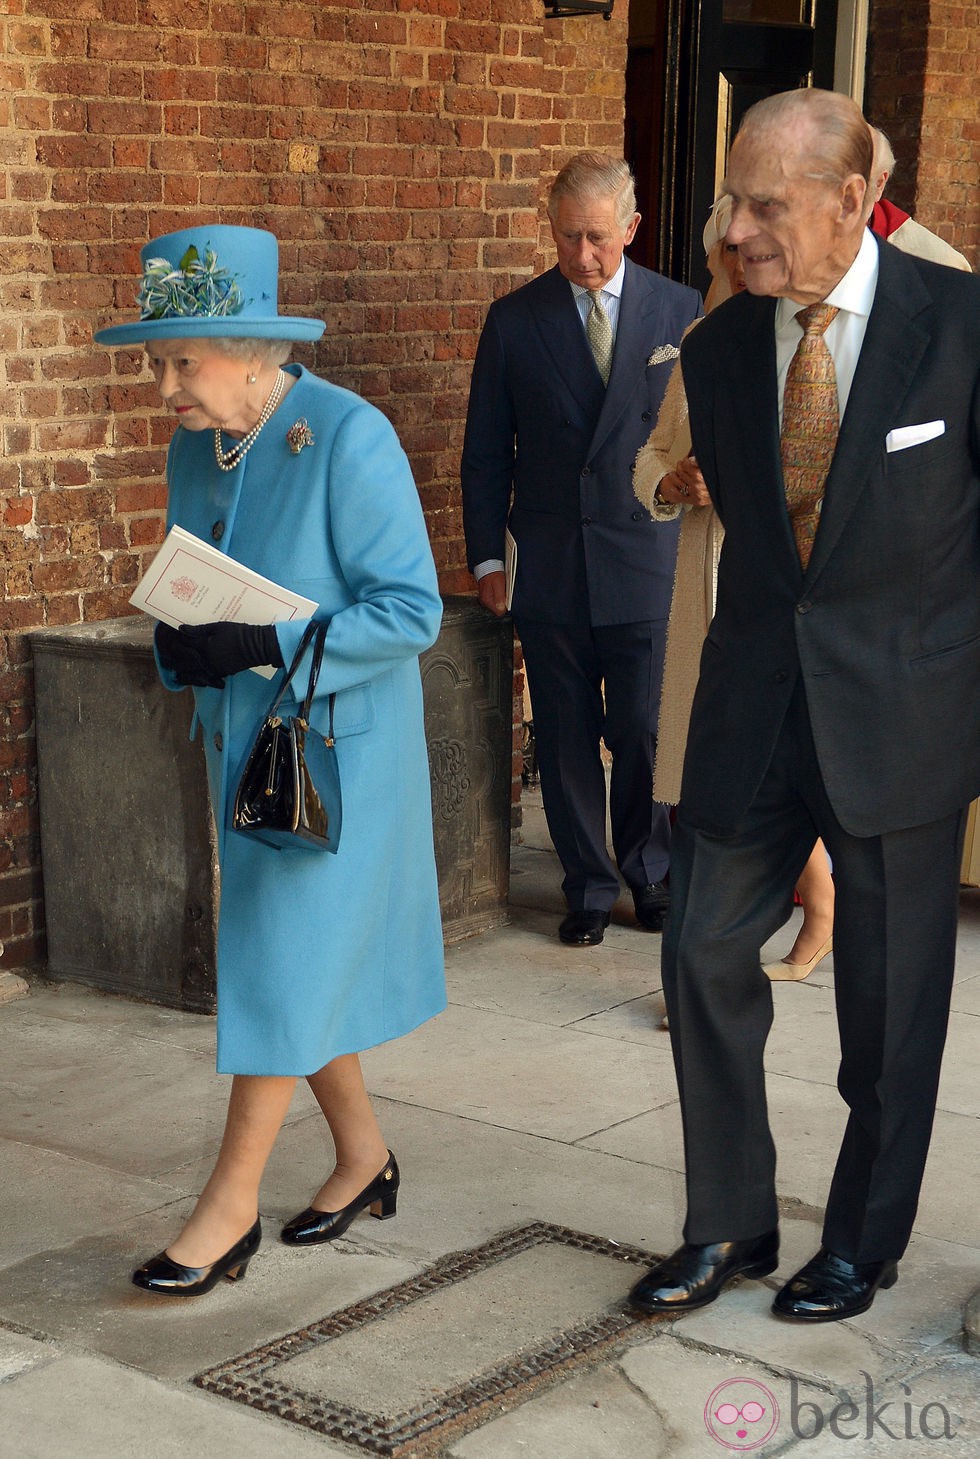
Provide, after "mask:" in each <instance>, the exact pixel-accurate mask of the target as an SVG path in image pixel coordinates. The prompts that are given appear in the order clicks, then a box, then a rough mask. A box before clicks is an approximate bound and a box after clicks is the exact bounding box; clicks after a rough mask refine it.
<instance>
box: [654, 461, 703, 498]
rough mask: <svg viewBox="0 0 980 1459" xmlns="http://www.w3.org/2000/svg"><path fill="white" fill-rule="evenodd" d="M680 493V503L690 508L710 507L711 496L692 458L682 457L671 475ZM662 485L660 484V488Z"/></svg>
mask: <svg viewBox="0 0 980 1459" xmlns="http://www.w3.org/2000/svg"><path fill="white" fill-rule="evenodd" d="M671 475H672V477H673V478H674V479H675V481H676V483H677V490H678V491H679V492H680V501H681V502H682V504H683V505H685V506H690V507H710V506H711V496H710V495H709V492H708V488H707V487H706V486H705V484H704V477H703V476H702V475H701V468H700V467H699V466H698V463H697V461H696V460H695V459H694V457H693V456H684V457H682V458H681V460H680V461H678V462H677V464H676V465H675V467H674V470H673V472H672V473H671ZM662 485H663V483H661V486H662Z"/></svg>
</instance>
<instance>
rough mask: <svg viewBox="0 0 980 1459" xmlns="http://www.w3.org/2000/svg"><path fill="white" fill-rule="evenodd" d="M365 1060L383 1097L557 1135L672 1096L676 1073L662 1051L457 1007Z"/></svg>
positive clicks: (570, 1134)
mask: <svg viewBox="0 0 980 1459" xmlns="http://www.w3.org/2000/svg"><path fill="white" fill-rule="evenodd" d="M363 1062H364V1069H365V1077H366V1078H367V1080H368V1084H369V1087H370V1088H371V1089H372V1091H374V1092H376V1093H378V1094H380V1095H383V1096H385V1097H386V1098H388V1099H399V1100H405V1101H407V1102H410V1103H415V1104H421V1105H425V1106H427V1107H428V1108H430V1109H441V1110H444V1111H445V1112H447V1113H451V1114H459V1115H463V1116H465V1117H467V1118H470V1119H477V1120H481V1121H485V1122H489V1123H492V1124H498V1125H506V1126H507V1127H508V1128H510V1129H518V1130H524V1131H525V1132H527V1133H529V1134H539V1135H546V1136H548V1137H550V1138H551V1139H555V1140H579V1139H582V1138H584V1137H585V1136H586V1135H589V1134H591V1133H592V1132H594V1131H596V1130H601V1129H605V1128H606V1127H607V1126H609V1125H611V1124H614V1123H616V1122H617V1121H618V1120H621V1119H623V1118H629V1117H630V1116H632V1115H637V1114H640V1113H641V1112H642V1111H643V1110H645V1109H649V1108H651V1107H652V1106H653V1105H655V1104H657V1103H660V1102H662V1099H663V1098H664V1097H669V1095H666V1094H665V1091H667V1090H668V1089H669V1087H670V1083H671V1081H672V1080H673V1077H674V1076H673V1062H672V1060H671V1056H670V1052H669V1050H668V1049H666V1048H665V1049H663V1050H662V1051H658V1050H655V1049H645V1048H640V1047H638V1046H635V1045H630V1044H624V1043H623V1042H621V1041H620V1040H618V1039H601V1038H597V1037H594V1036H591V1035H586V1034H582V1033H578V1032H576V1031H574V1030H567V1029H556V1028H553V1027H551V1026H549V1025H547V1024H541V1023H535V1024H529V1023H527V1022H526V1021H525V1020H523V1019H519V1018H510V1017H506V1016H503V1015H501V1014H496V1013H487V1012H484V1011H482V1010H479V1009H472V1008H460V1007H455V1006H450V1008H449V1009H448V1010H447V1011H446V1013H444V1014H443V1015H442V1016H441V1017H440V1018H438V1019H435V1020H434V1021H433V1022H432V1023H429V1024H426V1025H425V1026H424V1027H422V1028H420V1029H417V1030H416V1031H415V1032H414V1033H411V1034H409V1035H408V1036H407V1037H406V1038H404V1039H400V1040H399V1041H398V1042H397V1043H395V1044H389V1045H386V1046H385V1048H384V1049H381V1050H372V1051H371V1052H370V1053H368V1054H366V1055H365V1056H364V1061H363Z"/></svg>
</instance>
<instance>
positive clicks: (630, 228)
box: [623, 213, 640, 248]
mask: <svg viewBox="0 0 980 1459" xmlns="http://www.w3.org/2000/svg"><path fill="white" fill-rule="evenodd" d="M639 226H640V215H639V213H634V214H633V216H632V218H631V219H630V220H629V224H628V225H627V228H626V234H625V236H624V238H623V247H624V248H628V247H629V245H630V244H631V243H632V242H633V239H634V237H635V236H636V230H637V228H639Z"/></svg>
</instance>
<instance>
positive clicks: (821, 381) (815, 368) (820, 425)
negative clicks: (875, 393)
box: [780, 304, 839, 568]
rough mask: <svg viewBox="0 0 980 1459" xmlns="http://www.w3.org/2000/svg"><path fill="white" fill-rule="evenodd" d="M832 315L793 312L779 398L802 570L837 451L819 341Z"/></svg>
mask: <svg viewBox="0 0 980 1459" xmlns="http://www.w3.org/2000/svg"><path fill="white" fill-rule="evenodd" d="M837 313H838V311H837V309H836V308H835V307H834V306H833V305H832V304H811V305H810V306H809V307H808V308H807V309H801V310H800V311H799V313H798V314H797V316H796V318H797V322H798V323H799V325H800V328H801V329H802V330H803V338H802V339H801V340H800V343H799V345H798V346H797V349H796V354H795V355H794V356H793V358H792V360H790V364H789V370H788V371H787V374H786V387H785V391H784V394H783V431H782V437H781V443H780V446H781V455H782V461H783V483H784V486H785V488H786V505H787V507H788V509H789V515H790V521H791V522H792V524H793V536H794V537H795V538H796V547H797V550H798V552H799V554H800V561H801V562H802V564H803V566H804V568H805V567H806V565H807V563H808V562H809V561H810V553H811V551H812V550H813V539H814V537H815V536H816V533H817V526H818V524H819V522H820V508H821V505H822V503H823V493H824V486H825V484H826V481H827V474H828V472H829V471H830V464H831V462H832V461H833V459H834V451H835V450H836V449H837V433H838V429H839V419H838V405H837V376H836V374H835V372H834V361H833V356H832V355H831V353H830V350H829V349H828V348H827V341H826V340H825V339H824V337H823V336H824V331H825V330H826V329H827V327H828V326H829V325H830V323H831V321H832V320H833V319H835V318H836V317H837Z"/></svg>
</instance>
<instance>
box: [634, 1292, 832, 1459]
mask: <svg viewBox="0 0 980 1459" xmlns="http://www.w3.org/2000/svg"><path fill="white" fill-rule="evenodd" d="M753 1285H756V1284H753ZM745 1290H746V1292H747V1291H748V1288H747V1287H746V1289H745ZM690 1321H691V1318H684V1319H683V1320H682V1321H681V1322H679V1323H677V1324H675V1326H674V1328H673V1330H672V1332H668V1333H665V1334H664V1336H663V1337H662V1338H658V1339H656V1340H655V1341H653V1342H650V1343H647V1344H645V1345H642V1346H640V1345H637V1346H634V1347H631V1348H630V1349H629V1351H628V1352H626V1353H625V1354H624V1355H623V1357H622V1358H621V1359H620V1363H619V1367H620V1369H621V1371H622V1372H623V1374H624V1375H625V1377H626V1378H627V1379H628V1381H629V1382H630V1383H631V1384H632V1385H633V1387H634V1388H635V1389H636V1390H637V1392H639V1393H641V1394H643V1396H644V1397H645V1399H646V1401H647V1403H648V1404H649V1406H650V1410H651V1414H652V1415H653V1416H654V1418H655V1421H656V1424H657V1427H656V1428H654V1427H653V1426H652V1425H651V1439H652V1440H653V1442H651V1446H650V1450H649V1453H650V1455H651V1459H652V1456H657V1459H659V1456H660V1455H661V1454H662V1455H664V1456H669V1459H706V1456H707V1455H710V1454H719V1455H720V1454H724V1452H725V1449H726V1448H727V1447H728V1445H727V1444H726V1442H725V1441H726V1440H730V1441H731V1445H732V1451H734V1452H737V1449H741V1450H746V1449H748V1448H749V1447H750V1446H752V1451H753V1452H757V1453H761V1454H764V1455H766V1454H772V1453H779V1452H781V1451H782V1444H783V1442H784V1440H785V1435H786V1427H787V1426H786V1422H785V1414H786V1410H787V1408H788V1407H789V1404H790V1401H791V1397H792V1389H791V1385H790V1382H789V1381H788V1380H787V1379H784V1378H783V1377H782V1376H781V1375H780V1374H779V1373H774V1372H773V1371H772V1370H770V1369H769V1368H768V1367H767V1366H766V1365H765V1364H764V1363H757V1362H754V1361H752V1360H751V1359H748V1360H747V1359H744V1358H743V1357H741V1356H739V1355H738V1354H734V1353H731V1352H727V1351H725V1350H724V1349H721V1350H719V1351H717V1352H711V1351H706V1350H703V1349H701V1348H699V1347H698V1346H696V1345H692V1344H689V1343H687V1342H685V1341H684V1340H683V1338H682V1337H681V1333H682V1332H683V1330H684V1327H685V1324H686V1323H688V1322H690ZM798 1396H799V1397H801V1398H804V1397H805V1398H808V1399H811V1400H815V1401H818V1402H819V1401H821V1400H823V1399H825V1397H826V1395H825V1394H824V1393H823V1391H822V1390H821V1389H820V1387H819V1386H817V1385H814V1384H810V1383H808V1382H806V1381H805V1380H804V1381H802V1382H799V1383H798ZM749 1402H754V1403H758V1405H759V1407H760V1409H761V1410H762V1413H761V1414H759V1415H758V1416H756V1415H754V1414H753V1415H752V1418H751V1421H749V1422H745V1423H742V1422H735V1423H729V1424H725V1423H723V1422H722V1421H721V1419H719V1417H718V1414H719V1413H720V1412H722V1405H723V1404H724V1403H729V1404H732V1406H733V1407H734V1408H737V1409H741V1408H743V1407H745V1405H747V1404H748V1403H749ZM722 1417H727V1414H724V1413H723V1412H722ZM709 1425H710V1427H709ZM743 1428H744V1430H745V1431H746V1432H745V1435H744V1437H737V1436H738V1435H739V1431H740V1430H742V1429H743ZM767 1434H768V1435H770V1438H769V1439H768V1440H767V1439H766V1435H767ZM735 1446H737V1449H736V1447H735ZM763 1446H764V1447H763ZM641 1452H642V1453H643V1456H644V1459H646V1454H647V1451H646V1450H645V1449H644V1450H642V1451H641Z"/></svg>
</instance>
